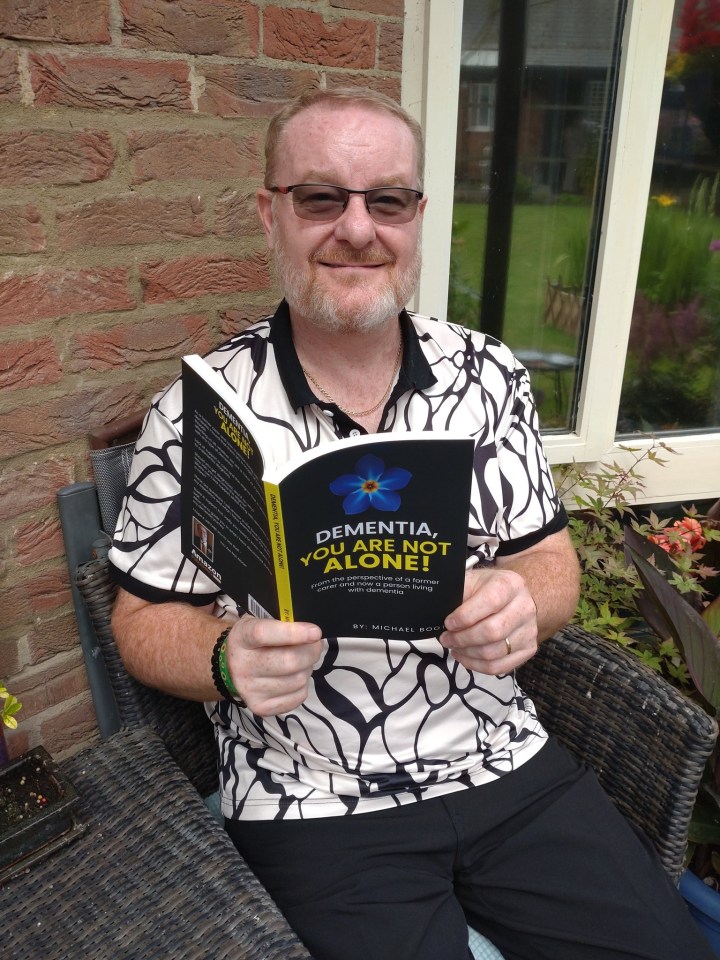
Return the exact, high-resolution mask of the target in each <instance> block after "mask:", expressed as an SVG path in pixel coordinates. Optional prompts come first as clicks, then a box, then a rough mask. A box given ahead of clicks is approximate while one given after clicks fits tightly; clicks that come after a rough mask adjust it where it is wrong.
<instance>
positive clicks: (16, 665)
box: [0, 637, 22, 693]
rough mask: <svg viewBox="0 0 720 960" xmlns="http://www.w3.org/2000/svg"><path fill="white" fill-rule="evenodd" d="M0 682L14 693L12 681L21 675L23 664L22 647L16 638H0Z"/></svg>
mask: <svg viewBox="0 0 720 960" xmlns="http://www.w3.org/2000/svg"><path fill="white" fill-rule="evenodd" d="M0 663H1V664H2V670H0V680H2V681H3V683H5V684H6V686H7V688H8V690H10V692H11V693H12V692H13V688H12V686H11V680H12V678H13V677H14V676H15V674H17V673H20V670H21V667H22V664H21V662H20V647H19V645H18V642H17V638H16V637H3V638H0Z"/></svg>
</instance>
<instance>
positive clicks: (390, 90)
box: [327, 73, 400, 102]
mask: <svg viewBox="0 0 720 960" xmlns="http://www.w3.org/2000/svg"><path fill="white" fill-rule="evenodd" d="M327 86H328V88H332V87H370V89H371V90H377V91H378V92H379V93H384V94H385V96H387V97H391V98H392V99H393V100H397V101H398V102H399V101H400V77H374V76H371V75H370V76H369V75H368V74H366V73H329V74H328V76H327Z"/></svg>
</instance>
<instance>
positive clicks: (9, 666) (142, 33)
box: [0, 0, 403, 757]
mask: <svg viewBox="0 0 720 960" xmlns="http://www.w3.org/2000/svg"><path fill="white" fill-rule="evenodd" d="M402 11H403V3H402V0H287V2H283V0H275V2H271V0H247V2H245V0H3V2H2V3H0V437H1V438H2V440H1V443H0V476H1V477H2V482H0V551H1V558H0V678H1V679H4V680H5V681H6V682H7V684H8V686H9V688H10V689H11V691H12V692H14V693H15V694H16V696H18V697H19V698H20V699H21V700H22V702H23V710H22V712H21V713H20V714H19V719H20V726H19V728H18V730H17V731H16V732H15V733H14V734H12V735H11V736H10V737H9V745H10V752H11V754H13V755H16V754H18V753H20V752H21V751H22V750H24V749H26V748H27V747H28V746H33V745H35V744H38V743H42V744H44V745H45V746H46V747H47V748H48V749H49V750H50V751H51V752H53V753H54V754H55V755H56V756H58V757H62V756H64V755H65V754H67V753H69V752H72V751H74V750H76V749H77V748H78V747H80V746H82V745H84V744H85V743H87V742H89V741H91V740H92V739H94V738H96V737H97V728H96V723H95V716H94V712H93V706H92V699H91V696H90V692H89V688H88V683H87V677H86V674H85V669H84V665H83V659H82V655H81V651H80V645H79V639H78V636H77V630H76V625H75V615H74V611H73V607H72V600H71V594H70V588H69V580H68V574H67V569H66V565H65V557H64V552H63V542H62V536H61V531H60V524H59V520H58V514H57V508H56V500H55V494H56V491H57V489H58V488H59V487H61V486H63V485H64V484H67V483H71V482H73V481H75V480H81V479H85V478H86V477H87V475H88V461H87V449H88V445H87V433H88V431H89V429H91V428H92V427H95V426H97V425H100V424H104V423H107V422H109V421H112V420H114V419H116V418H118V417H121V416H124V415H126V414H128V413H130V412H132V411H133V410H135V409H137V408H139V407H145V406H146V405H147V403H148V401H149V398H150V397H151V396H152V394H153V393H154V391H155V390H156V389H158V388H159V387H160V386H162V385H164V384H165V383H167V382H168V381H169V380H170V379H172V377H173V376H174V375H175V373H176V371H177V369H178V364H177V358H178V357H179V356H180V355H182V354H183V353H187V352H196V351H204V350H207V349H209V348H210V347H211V346H212V345H213V344H215V343H218V342H220V341H221V340H222V339H223V338H224V337H226V336H227V335H229V334H230V333H232V332H233V331H234V330H235V329H237V328H238V326H239V325H241V324H242V323H243V322H245V321H246V320H248V319H254V318H256V317H258V316H260V315H262V314H263V313H265V312H267V311H268V310H269V309H270V308H271V307H272V305H273V303H274V302H275V299H276V294H275V291H274V289H273V284H272V278H271V273H270V269H269V264H268V259H267V256H266V253H265V249H264V242H263V237H262V234H261V231H260V227H259V223H258V222H257V219H256V214H255V203H254V195H255V191H256V189H257V187H258V186H259V184H260V179H261V156H262V153H261V151H262V143H263V136H264V130H265V126H266V123H267V118H268V117H269V116H270V115H271V114H272V113H273V111H274V110H275V109H276V106H277V105H278V104H279V103H281V102H282V101H283V100H284V99H286V98H288V97H290V96H292V95H294V94H295V93H297V92H299V91H300V90H302V89H304V88H306V87H308V86H328V87H329V86H333V85H339V84H347V83H350V84H366V85H369V86H373V87H376V88H378V89H381V90H382V91H384V92H386V93H389V94H390V95H391V96H395V97H397V96H399V92H400V73H399V71H400V64H401V55H402Z"/></svg>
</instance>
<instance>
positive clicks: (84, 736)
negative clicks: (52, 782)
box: [40, 692, 100, 761]
mask: <svg viewBox="0 0 720 960" xmlns="http://www.w3.org/2000/svg"><path fill="white" fill-rule="evenodd" d="M40 737H41V740H42V744H43V746H44V747H45V749H46V750H48V751H49V752H50V753H51V754H52V756H53V757H54V759H55V760H58V761H62V760H64V759H65V758H66V757H68V756H70V755H72V754H74V753H77V752H78V750H80V749H81V748H83V747H85V746H87V745H89V744H91V743H95V742H96V741H97V740H99V737H100V734H99V731H98V727H97V719H96V717H95V708H94V707H93V702H92V697H91V695H90V693H89V692H87V693H85V694H83V695H82V696H80V697H78V698H77V699H76V700H75V701H74V702H73V703H69V704H63V707H62V710H61V711H53V716H52V717H48V718H47V719H45V718H42V722H41V725H40Z"/></svg>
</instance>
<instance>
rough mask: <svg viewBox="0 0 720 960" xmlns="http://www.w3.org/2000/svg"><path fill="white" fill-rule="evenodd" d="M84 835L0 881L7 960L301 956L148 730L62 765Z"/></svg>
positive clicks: (125, 734)
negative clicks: (9, 959) (74, 792)
mask: <svg viewBox="0 0 720 960" xmlns="http://www.w3.org/2000/svg"><path fill="white" fill-rule="evenodd" d="M62 767H63V770H64V771H65V772H66V773H67V774H68V776H69V777H70V779H71V780H72V781H73V783H74V785H75V787H76V788H77V791H78V793H79V794H80V798H81V799H80V805H79V807H78V817H79V818H80V820H81V821H82V822H84V823H85V825H86V829H85V831H84V832H83V833H82V834H81V835H79V836H78V838H77V839H76V840H74V841H73V842H72V843H70V844H68V845H67V846H66V847H65V848H64V849H62V850H59V851H57V852H56V853H53V854H50V855H49V856H48V858H47V859H46V860H44V861H42V862H40V863H38V864H36V865H35V866H34V867H32V868H31V869H30V871H29V872H27V873H25V874H20V875H19V876H17V877H15V878H14V879H12V880H9V881H7V883H6V885H5V886H4V887H3V888H2V892H1V893H0V897H1V898H2V911H1V912H0V943H2V949H3V953H4V955H7V956H8V957H12V958H13V960H68V958H69V957H77V958H84V957H87V958H92V960H146V958H147V960H151V958H153V960H166V958H169V957H172V958H173V960H237V958H239V957H242V958H243V960H267V958H273V960H310V955H309V954H308V953H307V951H306V950H305V948H304V947H303V946H302V944H301V943H300V942H299V940H298V939H297V937H296V936H295V934H294V933H293V932H292V931H291V930H290V927H289V926H288V924H287V922H286V921H285V919H284V917H283V916H282V914H281V913H280V911H279V910H278V909H277V907H276V906H275V905H274V904H273V903H272V901H271V900H270V898H269V896H268V894H267V893H266V891H265V890H264V888H263V887H262V886H261V885H260V883H259V881H258V880H257V879H256V878H255V876H254V875H253V874H252V873H251V871H250V869H249V868H248V866H247V865H246V864H245V862H244V860H243V859H242V858H241V857H240V855H239V854H238V853H237V851H236V850H235V847H234V846H233V845H232V843H231V841H230V839H229V837H228V836H227V834H226V833H225V831H224V830H223V828H222V826H221V825H220V824H218V823H217V821H216V820H215V819H214V818H213V816H212V814H211V813H210V812H209V811H208V810H207V808H206V807H205V804H204V803H203V801H202V799H201V798H200V796H199V794H198V793H197V792H196V791H195V789H194V788H193V787H192V785H191V784H190V781H189V780H188V779H187V778H186V777H185V775H184V774H183V772H182V771H181V770H180V768H179V767H178V766H177V765H176V764H175V762H174V761H173V760H172V758H171V757H170V755H169V754H168V752H167V750H166V749H165V746H164V744H163V742H162V740H161V739H160V737H159V736H158V735H157V734H156V733H154V732H153V731H151V730H150V728H148V727H138V728H134V729H133V730H131V731H122V732H120V733H118V734H116V735H115V736H113V737H111V738H110V739H109V740H107V741H105V742H104V743H100V744H98V745H97V746H93V747H90V748H88V749H87V750H84V751H83V752H82V753H79V754H78V755H77V756H75V757H73V758H72V759H71V760H68V761H67V762H66V763H64V764H63V765H62Z"/></svg>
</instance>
